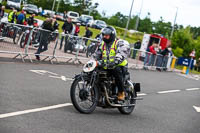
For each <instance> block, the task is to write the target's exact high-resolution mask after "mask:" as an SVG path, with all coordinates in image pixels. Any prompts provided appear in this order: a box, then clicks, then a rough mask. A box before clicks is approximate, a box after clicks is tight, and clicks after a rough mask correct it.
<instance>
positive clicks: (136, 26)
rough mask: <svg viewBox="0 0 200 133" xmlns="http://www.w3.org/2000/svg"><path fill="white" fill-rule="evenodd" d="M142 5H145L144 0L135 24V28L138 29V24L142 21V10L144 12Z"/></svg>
mask: <svg viewBox="0 0 200 133" xmlns="http://www.w3.org/2000/svg"><path fill="white" fill-rule="evenodd" d="M142 7H143V0H142V4H141V7H140V12H139V14H138V16H137V20H136V24H135V30H137V28H138V24H139V21H140V15H141V12H142Z"/></svg>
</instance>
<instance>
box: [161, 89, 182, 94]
mask: <svg viewBox="0 0 200 133" xmlns="http://www.w3.org/2000/svg"><path fill="white" fill-rule="evenodd" d="M179 91H181V90H169V91H159V92H157V93H158V94H165V93H174V92H179Z"/></svg>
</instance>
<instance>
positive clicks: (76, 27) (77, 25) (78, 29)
mask: <svg viewBox="0 0 200 133" xmlns="http://www.w3.org/2000/svg"><path fill="white" fill-rule="evenodd" d="M80 25H81V24H80V23H76V25H75V32H74V36H78V33H79V32H80Z"/></svg>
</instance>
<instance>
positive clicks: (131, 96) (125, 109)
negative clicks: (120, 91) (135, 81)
mask: <svg viewBox="0 0 200 133" xmlns="http://www.w3.org/2000/svg"><path fill="white" fill-rule="evenodd" d="M126 93H128V94H127V95H128V97H129V98H128V99H127V100H125V102H127V103H128V104H136V100H135V99H134V98H135V97H136V93H135V91H132V92H126ZM134 108H135V105H133V106H130V107H119V108H118V110H119V112H120V113H122V114H126V115H129V114H131V113H132V112H133V110H134Z"/></svg>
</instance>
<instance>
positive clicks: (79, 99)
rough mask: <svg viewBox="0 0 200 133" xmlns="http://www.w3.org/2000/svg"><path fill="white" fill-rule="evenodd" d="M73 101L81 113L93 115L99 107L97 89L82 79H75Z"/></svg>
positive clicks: (71, 93)
mask: <svg viewBox="0 0 200 133" xmlns="http://www.w3.org/2000/svg"><path fill="white" fill-rule="evenodd" d="M70 95H71V101H72V103H73V105H74V107H75V108H76V109H77V110H78V111H79V112H80V113H85V114H89V113H92V112H93V111H94V110H95V108H96V105H97V98H98V92H97V89H96V88H95V87H93V88H91V86H90V85H89V84H88V83H87V82H86V81H83V80H82V79H81V78H78V79H75V80H74V82H73V84H72V86H71V90H70Z"/></svg>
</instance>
